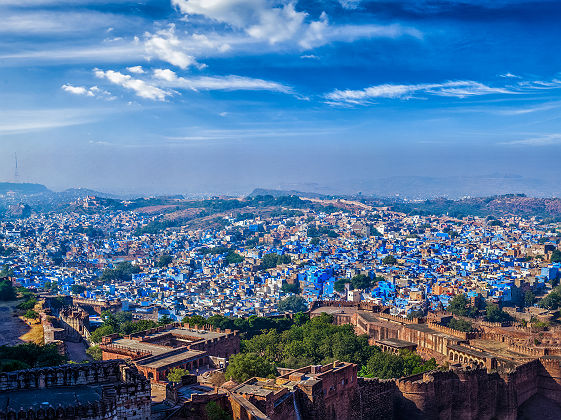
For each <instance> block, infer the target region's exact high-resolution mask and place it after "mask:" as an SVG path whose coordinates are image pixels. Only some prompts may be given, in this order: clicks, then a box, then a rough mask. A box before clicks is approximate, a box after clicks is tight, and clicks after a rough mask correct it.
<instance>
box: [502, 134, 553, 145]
mask: <svg viewBox="0 0 561 420" xmlns="http://www.w3.org/2000/svg"><path fill="white" fill-rule="evenodd" d="M501 144H503V145H522V146H555V145H558V144H561V134H547V135H544V136H539V137H531V138H528V139H522V140H513V141H509V142H504V143H501Z"/></svg>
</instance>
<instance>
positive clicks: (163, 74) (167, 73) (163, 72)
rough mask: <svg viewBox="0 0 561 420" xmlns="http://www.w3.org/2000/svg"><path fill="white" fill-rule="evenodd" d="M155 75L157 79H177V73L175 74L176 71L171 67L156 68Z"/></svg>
mask: <svg viewBox="0 0 561 420" xmlns="http://www.w3.org/2000/svg"><path fill="white" fill-rule="evenodd" d="M154 77H155V78H156V79H161V80H165V81H167V82H173V81H174V80H176V79H177V75H176V74H175V72H174V71H172V70H170V69H155V70H154Z"/></svg>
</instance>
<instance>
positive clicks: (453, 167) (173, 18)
mask: <svg viewBox="0 0 561 420" xmlns="http://www.w3.org/2000/svg"><path fill="white" fill-rule="evenodd" d="M0 16H2V24H1V25H0V34H1V36H0V80H1V82H0V83H1V84H0V136H1V140H0V141H1V150H2V154H1V155H0V178H2V179H3V180H6V181H11V180H13V179H14V153H17V155H18V159H19V166H20V167H19V176H20V179H19V180H20V181H27V182H39V183H42V184H45V185H47V186H48V187H49V188H51V189H54V190H62V189H65V188H70V187H86V188H92V189H97V190H102V191H108V192H119V193H123V192H126V193H139V194H140V193H146V194H148V193H149V194H154V193H193V194H195V193H214V194H216V193H228V194H244V193H248V192H250V191H251V190H252V189H253V188H255V187H264V188H277V189H295V190H301V191H318V192H326V193H357V192H359V191H361V192H363V193H372V194H382V195H384V194H385V195H391V193H392V191H388V188H385V189H384V186H387V185H393V186H394V187H395V188H394V189H395V192H396V193H399V192H401V193H402V194H409V193H408V192H407V185H410V184H411V183H413V184H415V185H417V187H415V190H416V191H417V192H418V193H419V194H420V195H425V196H432V195H438V194H439V192H442V194H444V195H449V194H450V192H449V190H450V188H451V186H452V187H453V186H454V185H460V184H461V185H464V186H465V185H467V186H465V188H463V189H462V188H460V189H461V190H462V191H459V193H460V195H461V194H468V195H477V193H478V192H481V194H480V195H484V194H492V193H506V192H525V193H529V192H532V191H533V192H534V194H533V195H541V196H548V195H558V194H559V192H560V191H559V187H558V185H559V181H561V179H560V175H559V170H558V169H557V167H558V162H559V156H560V155H559V152H560V147H561V127H560V124H559V109H560V107H561V101H560V100H559V93H560V88H561V76H560V74H559V72H560V70H561V55H560V54H559V39H561V27H560V26H559V21H560V20H561V5H560V4H559V2H558V1H530V0H528V1H521V0H500V1H497V0H495V1H484V0H477V1H469V2H468V1H465V2H464V1H458V0H442V1H413V0H403V1H353V0H340V1H336V0H333V1H311V0H306V1H305V0H301V1H298V2H288V1H273V0H236V1H232V0H215V1H204V0H171V1H128V0H113V1H110V0H76V1H67V0H33V1H27V2H24V3H22V2H19V1H14V0H2V1H0ZM396 177H401V178H396ZM412 177H414V178H412ZM426 177H429V178H426ZM387 178H389V179H390V181H389V182H388V180H387ZM392 182H393V184H392ZM400 189H401V190H400Z"/></svg>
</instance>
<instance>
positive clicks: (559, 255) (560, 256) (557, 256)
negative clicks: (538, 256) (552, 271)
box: [550, 249, 561, 263]
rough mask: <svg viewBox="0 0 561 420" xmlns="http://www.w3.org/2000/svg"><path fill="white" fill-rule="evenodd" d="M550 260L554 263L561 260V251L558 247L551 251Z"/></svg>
mask: <svg viewBox="0 0 561 420" xmlns="http://www.w3.org/2000/svg"><path fill="white" fill-rule="evenodd" d="M550 261H551V262H552V263H559V262H561V251H559V250H558V249H555V250H553V252H552V253H551V259H550Z"/></svg>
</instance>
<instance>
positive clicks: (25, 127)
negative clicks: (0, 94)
mask: <svg viewBox="0 0 561 420" xmlns="http://www.w3.org/2000/svg"><path fill="white" fill-rule="evenodd" d="M104 112H106V111H103V112H101V113H100V112H98V111H96V110H92V109H89V110H87V112H85V111H82V110H76V109H72V108H61V109H27V110H14V109H3V110H0V134H20V133H28V132H32V131H44V130H50V129H54V128H62V127H69V126H74V125H80V124H87V123H90V122H93V121H96V120H98V119H99V117H100V115H101V114H102V113H104Z"/></svg>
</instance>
